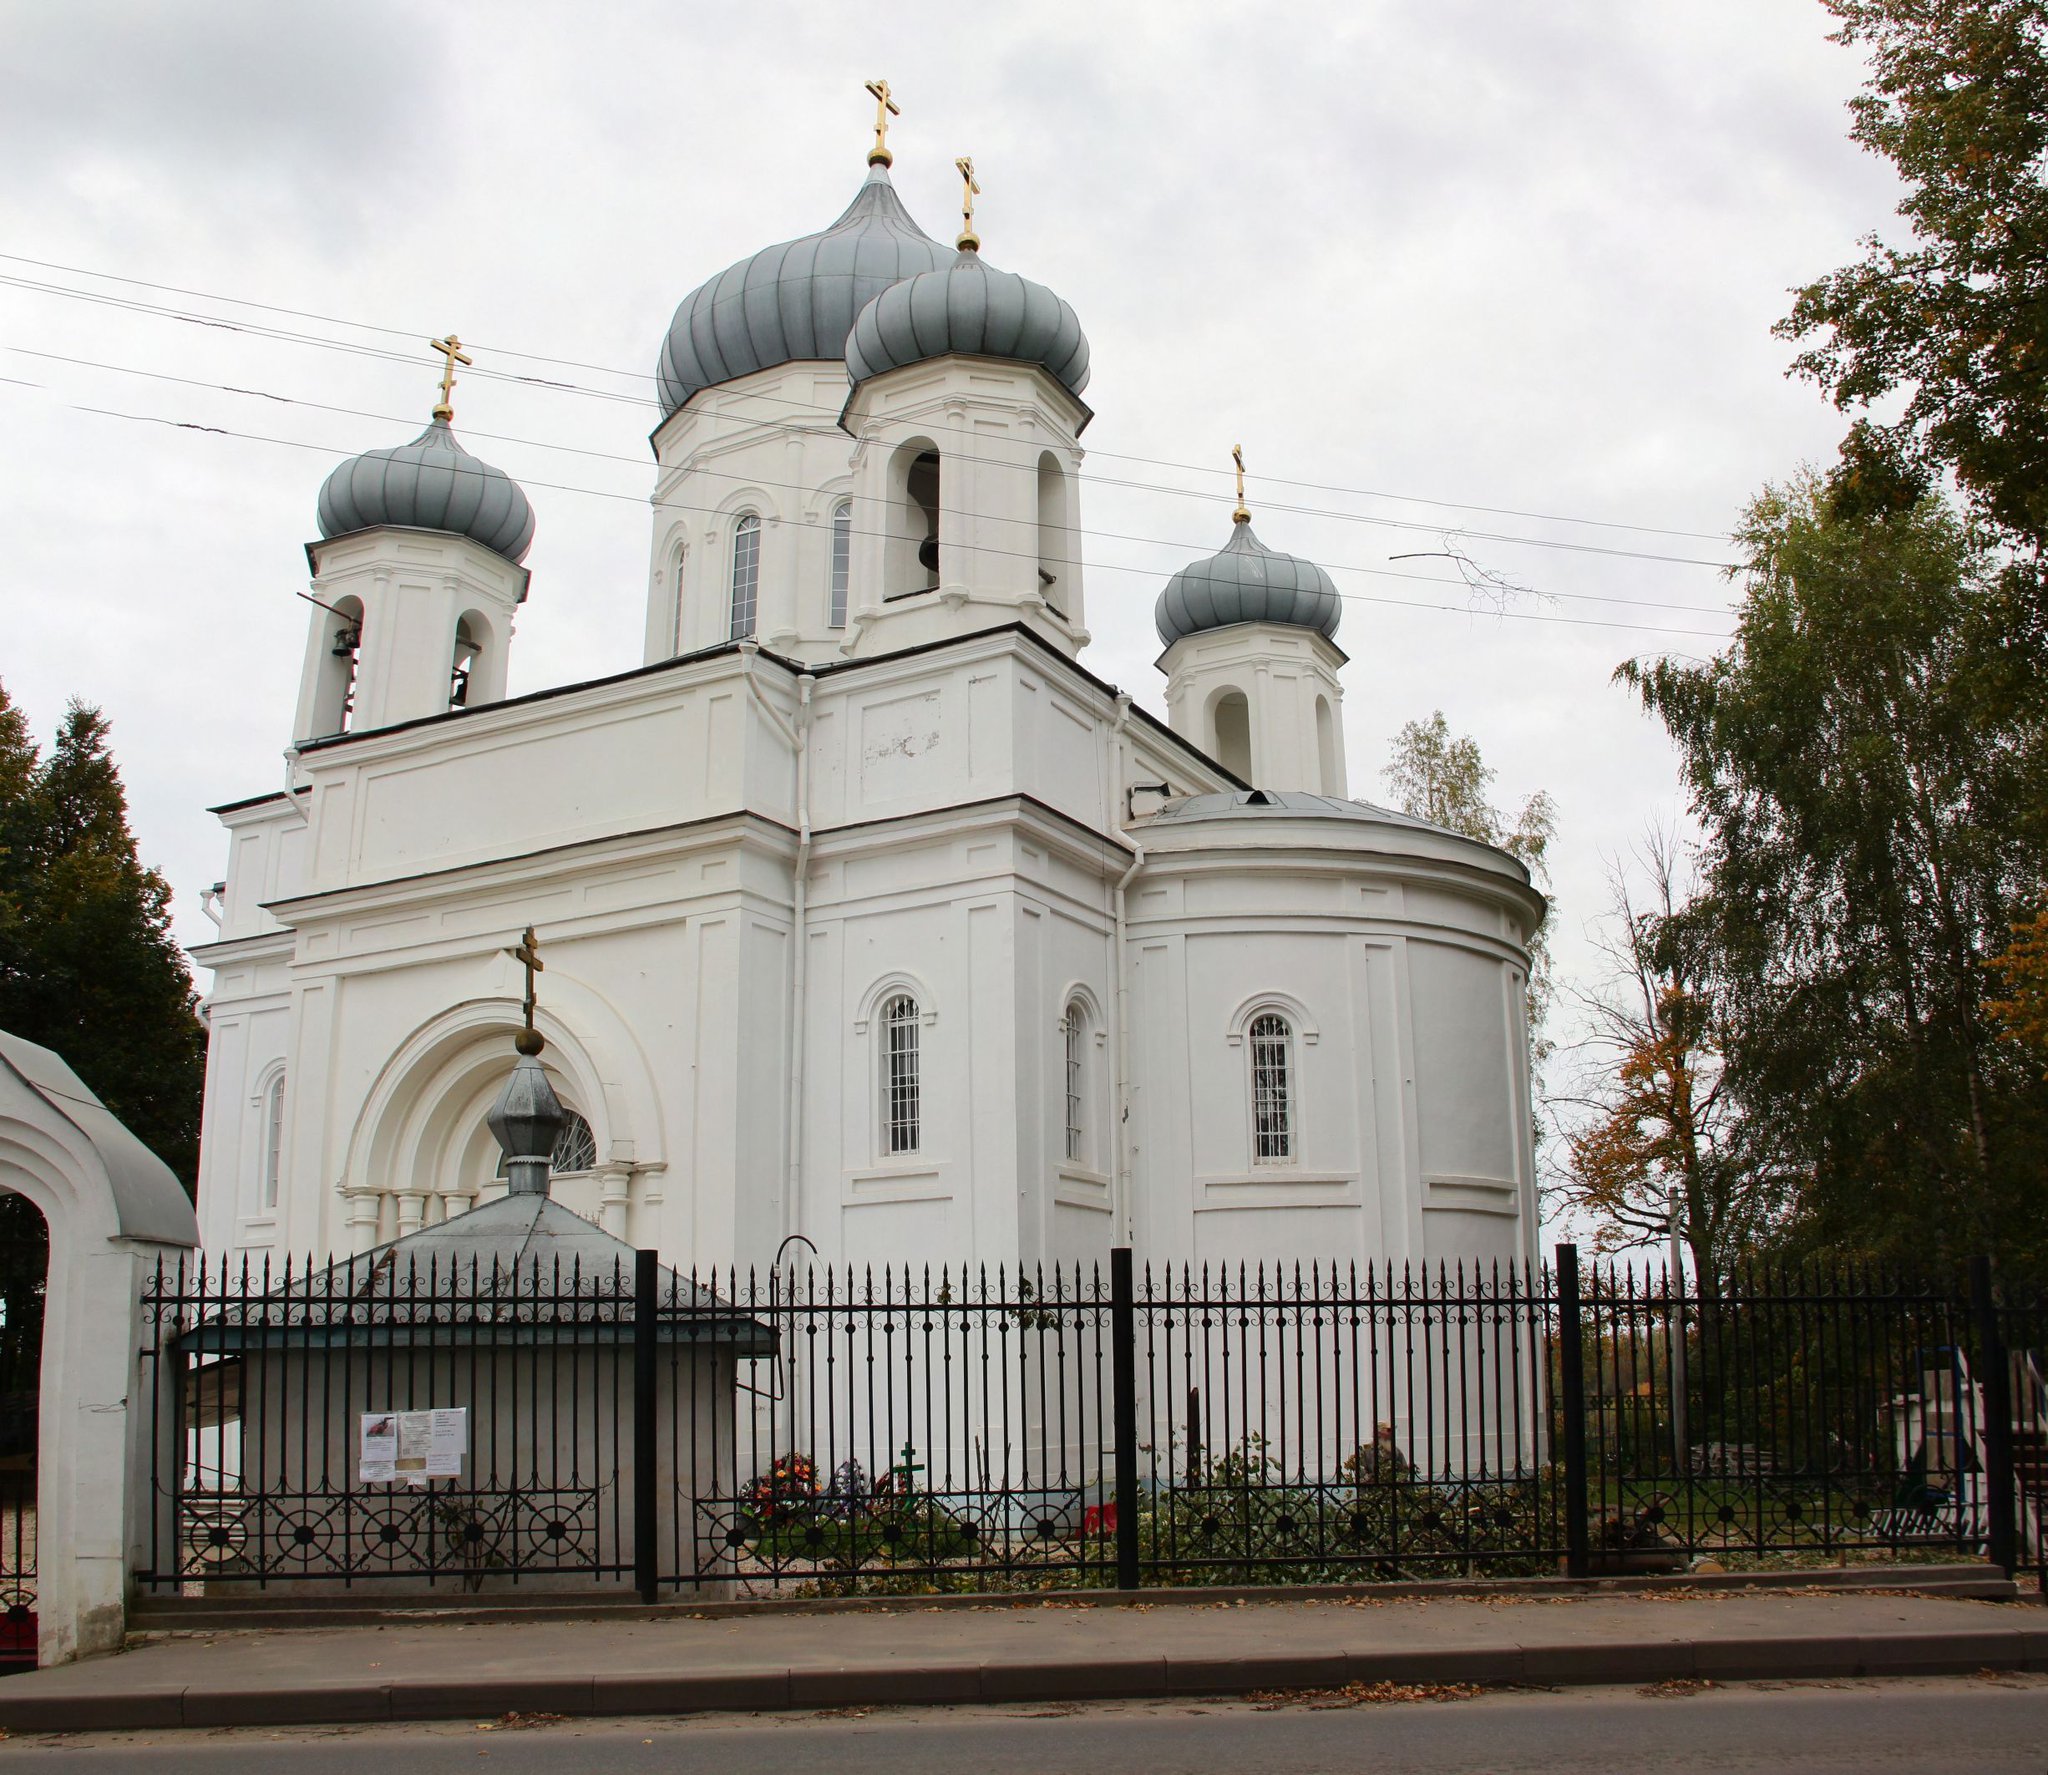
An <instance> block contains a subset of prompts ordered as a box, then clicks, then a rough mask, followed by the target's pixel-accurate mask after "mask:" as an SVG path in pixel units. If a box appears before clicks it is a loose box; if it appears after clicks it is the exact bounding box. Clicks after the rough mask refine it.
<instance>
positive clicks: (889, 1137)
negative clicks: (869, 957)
mask: <svg viewBox="0 0 2048 1775" xmlns="http://www.w3.org/2000/svg"><path fill="white" fill-rule="evenodd" d="M917 1034H918V1015H917V1000H916V999H914V998H912V997H911V996H910V994H909V993H907V992H898V993H894V994H892V995H891V996H890V997H889V999H888V1000H887V1001H886V1002H885V1003H884V1004H883V1006H882V1151H883V1152H884V1153H885V1154H887V1153H914V1152H916V1151H917V1149H918V1145H919V1142H920V1136H921V1133H922V1130H921V1128H920V1126H919V1120H920V1118H919V1114H918V1051H917Z"/></svg>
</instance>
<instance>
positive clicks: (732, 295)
mask: <svg viewBox="0 0 2048 1775" xmlns="http://www.w3.org/2000/svg"><path fill="white" fill-rule="evenodd" d="M952 257H953V249H952V248H950V247H944V246H941V245H940V244H939V243H938V242H937V241H935V240H933V239H932V238H931V236H929V235H928V234H926V233H925V231H924V230H923V229H922V228H920V227H919V226H918V225H917V224H916V223H915V222H914V221H912V220H911V219H910V212H909V211H908V210H906V209H905V208H904V207H903V200H902V199H901V198H899V197H898V196H897V195H896V188H895V186H893V185H891V184H890V183H889V171H888V168H887V167H882V166H875V167H870V168H869V169H868V177H867V183H866V184H864V185H862V186H861V188H860V192H859V194H858V195H857V196H856V197H855V198H854V200H853V202H852V203H850V204H848V205H847V206H846V213H845V214H844V215H842V216H841V217H840V218H839V220H838V221H836V222H834V223H833V224H832V226H831V227H829V228H827V229H825V230H824V231H823V232H822V233H819V234H807V235H805V236H804V237H803V238H802V239H801V240H790V241H784V242H783V243H782V244H781V245H779V246H772V247H763V248H762V249H761V250H760V251H759V252H758V253H756V254H754V255H753V256H752V257H751V258H747V259H742V260H741V261H740V262H739V263H738V264H737V265H734V266H732V267H730V268H729V269H728V270H726V271H723V272H721V273H719V275H718V276H716V277H714V278H713V279H712V280H711V281H710V282H709V283H707V284H703V285H701V286H700V287H699V288H697V289H695V290H693V291H692V292H691V293H690V294H689V295H688V296H685V297H684V298H683V302H682V306H681V307H679V308H678V309H677V310H676V315H675V319H674V320H672V321H670V322H669V325H668V337H667V338H666V339H664V340H663V341H662V346H661V357H660V359H659V361H658V362H657V363H656V365H655V372H654V373H655V382H656V384H657V389H658V392H659V394H660V396H661V415H662V417H663V418H664V419H666V418H667V417H668V416H669V415H670V414H671V413H673V412H674V411H675V410H676V409H677V408H678V407H680V406H681V405H682V404H683V403H684V402H685V401H687V400H688V399H689V398H690V397H691V396H692V395H693V394H695V393H697V391H698V390H699V389H704V388H711V387H714V386H715V385H716V384H718V383H720V382H730V381H731V380H732V379H733V378H734V377H736V376H748V375H751V374H752V373H753V372H754V371H756V370H770V369H773V368H774V367H775V366H776V365H777V364H790V363H798V362H802V361H804V360H806V359H811V358H817V359H830V358H836V357H839V356H841V355H843V353H844V352H845V350H846V335H847V334H848V333H849V332H851V331H852V330H853V320H854V316H855V315H857V314H859V313H860V311H861V310H862V309H863V308H865V307H866V306H867V305H868V303H870V302H872V301H873V300H874V299H875V298H876V297H877V296H879V295H880V294H881V293H882V292H883V291H884V290H886V289H887V288H888V287H889V286H890V285H891V284H894V283H901V282H902V281H903V280H904V279H905V278H906V277H914V276H916V275H917V273H919V272H920V271H934V270H937V269H939V268H940V267H942V266H944V265H946V264H948V263H949V262H950V261H951V259H952Z"/></svg>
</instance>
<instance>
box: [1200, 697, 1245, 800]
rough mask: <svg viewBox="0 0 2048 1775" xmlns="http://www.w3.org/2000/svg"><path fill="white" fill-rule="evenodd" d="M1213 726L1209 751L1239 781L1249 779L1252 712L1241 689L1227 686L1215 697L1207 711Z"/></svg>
mask: <svg viewBox="0 0 2048 1775" xmlns="http://www.w3.org/2000/svg"><path fill="white" fill-rule="evenodd" d="M1210 720H1211V722H1212V723H1213V724H1214V726H1215V735H1214V743H1213V744H1212V746H1211V747H1210V755H1211V756H1212V757H1214V758H1215V760H1216V762H1217V763H1218V764H1220V765H1222V766H1223V768H1224V769H1225V770H1227V771H1229V772H1230V774H1231V775H1232V776H1234V777H1236V778H1237V779H1238V780H1239V781H1240V782H1245V783H1249V782H1250V781H1251V780H1252V712H1251V705H1250V704H1249V703H1247V702H1246V701H1245V698H1244V692H1243V691H1241V690H1228V691H1225V692H1224V693H1223V694H1222V695H1221V696H1219V697H1218V698H1217V699H1216V705H1215V708H1214V710H1213V712H1212V713H1211V715H1210Z"/></svg>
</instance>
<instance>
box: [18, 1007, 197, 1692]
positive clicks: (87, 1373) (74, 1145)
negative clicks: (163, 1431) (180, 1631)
mask: <svg viewBox="0 0 2048 1775" xmlns="http://www.w3.org/2000/svg"><path fill="white" fill-rule="evenodd" d="M0 1189H8V1190H12V1191H14V1192H16V1193H17V1194H20V1195H23V1196H26V1197H28V1199H29V1200H30V1201H32V1202H34V1203H35V1205H36V1206H37V1208H39V1209H40V1210H41V1211H42V1215H43V1219H44V1221H45V1222H46V1223H47V1224H48V1226H49V1231H50V1274H49V1283H48V1286H47V1288H46V1289H45V1292H44V1303H43V1357H42V1386H41V1391H40V1395H39V1398H38V1428H37V1454H36V1531H37V1532H36V1545H37V1564H36V1598H37V1610H36V1612H37V1660H38V1662H40V1663H43V1664H64V1663H68V1662H69V1661H70V1660H71V1659H73V1658H78V1657H83V1656H85V1655H87V1654H89V1653H93V1652H111V1651H118V1650H119V1649H120V1647H121V1644H122V1640H123V1637H124V1636H125V1634H126V1631H127V1615H128V1606H127V1605H128V1573H129V1572H130V1571H131V1570H132V1569H134V1567H135V1565H137V1564H138V1563H139V1562H140V1560H141V1558H142V1556H143V1549H144V1546H145V1544H146V1542H145V1537H146V1536H147V1534H148V1528H149V1509H150V1448H149V1430H150V1420H151V1412H150V1401H149V1400H148V1399H147V1398H146V1397H145V1396H144V1392H143V1379H142V1375H141V1372H140V1365H141V1355H140V1352H141V1348H142V1336H141V1312H142V1307H141V1295H142V1283H143V1278H144V1277H145V1276H146V1275H148V1274H149V1273H150V1272H151V1271H152V1270H153V1269H154V1267H155V1265H156V1263H157V1262H158V1261H159V1259H165V1260H168V1261H170V1262H173V1263H175V1262H176V1261H177V1260H178V1259H180V1258H181V1257H183V1256H184V1255H185V1254H186V1253H188V1252H190V1251H192V1250H193V1249H195V1248H196V1247H197V1245H198V1243H199V1225H198V1221H197V1220H196V1219H195V1218H194V1216H193V1213H192V1204H191V1202H190V1201H189V1200H188V1199H187V1197H186V1195H185V1191H184V1189H183V1187H182V1186H181V1185H180V1184H179V1182H178V1180H177V1178H176V1177H174V1176H173V1175H172V1174H171V1170H170V1167H169V1166H167V1165H166V1164H164V1162H163V1161H162V1160H161V1159H159V1158H158V1157H157V1156H156V1155H155V1154H154V1153H152V1152H151V1151H150V1150H149V1149H148V1148H147V1147H145V1146H144V1145H143V1144H142V1142H141V1141H139V1140H137V1139H136V1138H135V1136H134V1135H133V1134H131V1133H129V1132H128V1130H127V1129H126V1128H125V1127H123V1126H122V1125H121V1123H120V1122H119V1121H117V1120H116V1119H115V1118H114V1116H113V1115H112V1114H111V1113H110V1112H109V1111H108V1109H107V1108H106V1106H105V1105H104V1104H102V1103H101V1102H100V1100H99V1099H98V1098H97V1097H95V1096H94V1095H93V1094H92V1093H91V1092H90V1091H89V1090H87V1089H86V1088H85V1086H84V1084H83V1083H81V1082H80V1080H79V1078H78V1075H77V1074H76V1073H74V1072H73V1071H72V1070H71V1068H70V1067H68V1066H67V1065H65V1064H64V1062H63V1061H62V1060H61V1059H59V1058H58V1057H57V1055H55V1054H53V1053H52V1052H51V1051H50V1050H49V1049H48V1048H39V1047H37V1046H36V1045H35V1044H34V1043H32V1042H25V1041H22V1040H21V1039H20V1038H19V1037H17V1036H11V1035H8V1034H7V1033H5V1032H4V1031H0Z"/></svg>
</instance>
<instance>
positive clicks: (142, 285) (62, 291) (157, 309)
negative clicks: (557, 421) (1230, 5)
mask: <svg viewBox="0 0 2048 1775" xmlns="http://www.w3.org/2000/svg"><path fill="white" fill-rule="evenodd" d="M0 260H7V261H11V262H13V263H16V264H22V265H34V266H37V267H39V268H41V269H45V270H54V271H62V272H65V273H67V274H69V275H72V276H79V277H94V278H100V279H103V280H105V281H108V282H112V283H123V284H128V285H131V286H133V287H135V288H138V289H149V290H157V291H160V292H162V293H165V294H170V295H181V296H192V297H197V298H199V299H200V300H203V301H209V302H219V303H225V304H228V305H230V306H234V307H241V308H251V309H255V310H258V311H260V312H263V313H270V314H281V315H285V316H288V317H290V318H293V319H299V320H312V321H317V322H319V323H321V324H322V325H326V326H341V327H349V328H352V329H355V330H357V331H362V332H370V333H378V334H382V335H384V336H386V337H390V338H394V339H406V340H415V339H418V338H422V337H424V336H425V335H424V334H423V333H421V332H419V331H418V330H416V329H405V328H399V327H389V326H383V325H379V324H377V323H373V322H369V321H357V320H350V319H347V318H345V317H343V316H339V315H328V314H320V313H318V312H315V311H312V310H307V309H297V308H287V307H284V306H282V305H280V304H277V303H268V302H259V301H255V300H253V299H251V298H248V297H242V296H229V295H223V294H220V293H218V292H215V291H206V290H195V289H191V288H189V287H186V286H182V285H177V284H162V283H153V282H151V281H149V280H148V279H145V278H132V277H127V276H123V275H121V274H119V273H116V272H106V271H95V270H91V269H89V268H87V267H83V266H72V265H62V264H58V263H56V262H54V261H51V260H44V259H32V258H29V257H27V256H25V255H22V254H18V253H0ZM0 283H4V284H8V285H11V286H13V287H15V288H19V289H24V290H30V291H34V292H37V293H41V294H47V295H57V296H65V297H69V298H72V299H75V300H80V301H88V302H99V303H105V304H108V305H111V306H115V307H121V308H126V309H129V310H130V311H132V312H136V313H144V314H153V315H157V316H160V317H163V318H168V319H175V320H183V321H187V322H191V323H194V324H198V325H213V326H218V327H223V328H226V329H228V330H234V331H244V332H248V333H250V334H251V335H252V336H255V337H269V338H275V339H279V340H284V341H287V342H291V343H296V344H312V345H324V346H327V347H330V348H333V349H340V350H345V351H349V352H351V353H354V354H356V355H361V356H368V357H375V358H384V359H388V360H390V361H393V362H402V363H411V362H413V361H415V353H413V352H412V351H404V352H400V351H393V350H386V349H378V348H372V347H363V346H352V345H349V344H348V343H347V342H346V341H340V340H323V339H320V338H319V337H318V336H317V335H312V334H304V333H295V332H292V331H289V330H287V329H280V328H259V327H249V326H246V325H242V324H239V323H235V322H231V321H223V320H220V319H218V318H217V317H213V316H205V315H194V314H191V313H189V312H187V311H182V310H177V309H171V308H167V307H164V306H162V305H159V304H151V303H138V302H134V301H131V300H128V299H125V298H120V297H112V296H107V295H104V294H102V293H100V292H97V291H89V290H75V289H69V288H66V287H65V286H63V285H59V284H52V283H47V282H43V281H40V280H34V279H27V278H18V277H12V276H7V275H4V274H0ZM476 349H479V350H483V351H492V352H496V353H497V354H498V355H500V356H503V357H508V358H516V359H519V360H521V361H523V362H528V363H540V364H557V365H560V366H562V367H564V368H567V369H577V370H586V371H592V372H595V373H597V374H601V375H608V376H619V377H623V378H627V379H629V380H631V381H634V382H637V383H650V382H652V381H654V378H653V377H652V376H651V375H649V374H648V372H646V371H644V370H627V369H620V368H617V367H615V366H610V365H604V364H593V363H590V362H587V361H585V360H581V359H576V358H561V357H550V356H547V355H545V354H542V353H538V352H529V351H521V350H518V349H515V348H512V347H509V346H504V347H499V346H478V347H477V348H476ZM471 374H472V375H473V376H477V377H481V378H486V379H489V380H492V381H502V382H510V383H514V384H524V385H526V386H529V387H542V388H551V389H554V390H557V391H558V392H564V393H576V394H582V395H586V396H590V397H594V398H598V399H603V400H609V401H615V402H623V403H627V404H631V405H637V406H647V407H652V406H654V405H656V403H655V402H653V401H651V400H648V399H646V398H645V397H642V396H636V395H624V394H620V393H618V392H616V391H614V390H609V389H595V388H590V387H588V386H587V385H582V384H576V383H568V382H562V381H558V380H555V379H552V378H546V377H534V376H518V375H508V374H506V373H504V372H501V371H492V370H488V369H474V370H472V371H471ZM752 398H755V399H759V400H764V401H770V402H773V403H775V404H777V405H782V406H789V407H793V408H797V409H799V410H801V411H804V412H807V413H812V414H816V415H818V416H819V417H821V418H828V419H833V420H836V419H837V417H838V416H837V414H836V413H835V412H833V411H832V410H831V409H829V408H822V407H818V406H816V405H815V404H813V403H810V402H804V401H795V400H790V399H787V398H786V397H780V396H772V395H766V394H757V395H755V396H753V397H752ZM1094 454H1095V455H1097V456H1099V457H1101V458H1102V459H1104V460H1109V461H1119V462H1132V463H1137V464H1139V465H1141V466H1147V467H1155V468H1170V469H1176V470H1180V471H1182V472H1186V473H1191V474H1201V475H1214V476H1221V475H1223V474H1226V473H1228V472H1229V471H1228V470H1225V469H1221V468H1218V467H1215V466H1213V465H1211V464H1206V463H1192V462H1180V461H1176V460H1173V459H1171V458H1166V457H1152V456H1138V455H1131V454H1127V453H1123V452H1118V451H1097V452H1094ZM1096 478H1101V477H1096ZM1254 479H1255V480H1256V481H1259V482H1263V483H1265V484H1267V485H1271V486H1276V487H1298V488H1302V489H1304V490H1306V491H1309V492H1320V493H1337V494H1347V495H1350V496H1352V497H1355V498H1364V499H1384V500H1391V501H1398V502H1402V503H1407V504H1413V505H1435V506H1441V507H1443V508H1444V509H1446V510H1451V511H1472V512H1479V513H1482V514H1484V515H1487V516H1494V517H1519V518H1529V519H1533V520H1536V521H1538V522H1544V523H1558V524H1573V525H1579V526H1583V527H1587V528H1593V529H1603V530H1624V531H1633V532H1636V533H1638V534H1642V535H1652V536H1672V537H1680V538H1685V539H1688V540H1692V541H1700V542H1726V541H1729V540H1730V538H1729V537H1728V536H1727V535H1726V534H1725V533H1722V532H1715V531H1704V530H1684V529H1678V528H1674V527H1671V526H1667V525H1658V524H1635V523H1628V522H1623V521H1620V520H1616V519H1611V518H1580V517H1572V516H1569V515H1566V514H1563V513H1557V512H1544V511H1537V510H1531V509H1528V508H1523V507H1514V506H1493V505H1482V504H1477V503H1474V502H1472V501H1467V500H1448V499H1435V498H1430V497H1428V496H1426V495H1422V494H1407V493H1393V492H1387V491H1385V490H1382V489H1376V488H1368V487H1351V486H1345V485H1342V484H1339V483H1333V482H1322V481H1307V480H1301V479H1296V478H1290V477H1287V476H1282V475H1271V474H1261V475H1257V476H1255V477H1254ZM1105 484H1107V485H1139V486H1142V485H1143V483H1121V482H1115V481H1108V480H1106V479H1105ZM1148 490H1151V491H1158V492H1165V493H1172V494H1177V495H1180V496H1182V497H1193V498H1208V497H1211V496H1210V495H1206V494H1201V493H1196V492H1194V491H1193V490H1191V489H1186V488H1172V487H1159V488H1152V489H1148ZM1217 497H1221V496H1220V495H1219V496H1217ZM1262 503H1265V504H1266V505H1267V506H1268V508H1269V509H1273V510H1296V511H1302V512H1306V513H1310V514H1311V515H1315V516H1321V517H1331V518H1338V519H1343V520H1347V521H1351V522H1362V523H1388V524H1392V523H1398V522H1399V520H1394V519H1379V518H1374V517H1372V516H1371V515H1369V514H1364V513H1356V512H1329V511H1315V510H1314V509H1313V508H1307V507H1288V506H1282V505H1279V504H1276V503H1275V502H1272V501H1264V502H1262ZM1408 527H1409V528H1414V529H1424V530H1427V529H1432V528H1439V526H1432V525H1427V524H1419V523H1414V524H1410V525H1409V526H1408ZM1483 540H1487V541H1498V542H1510V543H1522V544H1526V545H1528V546H1533V547H1550V548H1575V547H1576V548H1587V547H1589V546H1590V545H1585V544H1571V543H1565V542H1558V541H1554V540H1549V539H1542V538H1533V537H1518V536H1492V535H1489V536H1485V537H1484V538H1483ZM1616 552H1624V551H1616ZM1645 558H1649V559H1661V560H1685V561H1686V563H1687V564H1688V565H1698V566H1725V565H1727V564H1726V563H1724V562H1702V561H1693V560H1691V559H1689V558H1687V557H1677V556H1649V557H1645Z"/></svg>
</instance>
